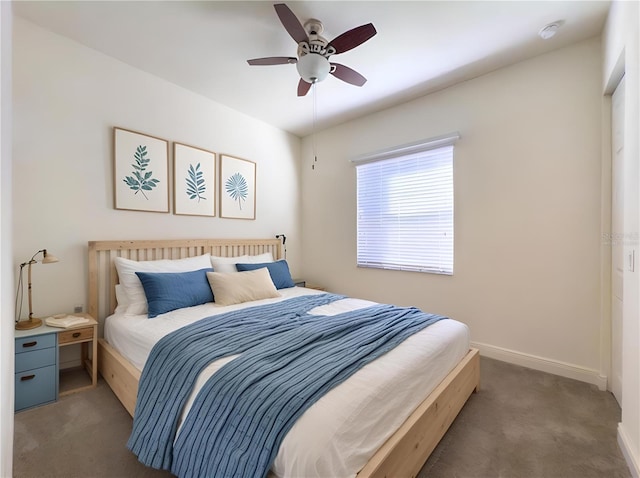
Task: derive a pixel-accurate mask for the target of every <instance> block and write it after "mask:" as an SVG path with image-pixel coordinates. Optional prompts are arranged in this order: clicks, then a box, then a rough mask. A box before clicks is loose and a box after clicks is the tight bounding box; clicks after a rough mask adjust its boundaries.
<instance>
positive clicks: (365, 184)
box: [354, 134, 458, 275]
mask: <svg viewBox="0 0 640 478" xmlns="http://www.w3.org/2000/svg"><path fill="white" fill-rule="evenodd" d="M456 139H458V135H457V134H456V135H450V136H447V137H443V138H438V139H434V140H430V141H426V142H421V143H415V144H411V145H406V146H402V147H399V148H394V149H392V150H387V151H383V152H380V153H376V154H374V155H368V156H366V157H361V158H358V159H355V160H354V163H356V170H357V190H358V193H357V194H358V207H357V214H358V221H357V222H358V257H357V260H358V267H375V268H380V269H396V270H406V271H418V272H431V273H436V274H449V275H452V274H453V144H454V142H455V140H456Z"/></svg>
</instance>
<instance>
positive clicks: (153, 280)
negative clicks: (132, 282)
mask: <svg viewBox="0 0 640 478" xmlns="http://www.w3.org/2000/svg"><path fill="white" fill-rule="evenodd" d="M211 271H213V269H211V268H208V269H200V270H197V271H190V272H136V275H137V276H138V278H139V279H140V282H142V287H143V288H144V294H145V295H146V296H147V305H148V310H149V311H148V314H149V318H150V319H152V318H153V317H156V316H158V315H160V314H164V313H165V312H170V311H172V310H176V309H182V308H183V307H191V306H194V305H200V304H206V303H207V302H213V292H211V287H210V286H209V281H208V280H207V272H211Z"/></svg>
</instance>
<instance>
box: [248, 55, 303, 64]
mask: <svg viewBox="0 0 640 478" xmlns="http://www.w3.org/2000/svg"><path fill="white" fill-rule="evenodd" d="M297 62H298V59H297V58H294V57H292V56H268V57H266V58H254V59H253V60H247V63H249V64H250V65H286V64H288V63H290V64H292V65H293V64H295V63H297Z"/></svg>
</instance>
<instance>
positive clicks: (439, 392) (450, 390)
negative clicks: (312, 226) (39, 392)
mask: <svg viewBox="0 0 640 478" xmlns="http://www.w3.org/2000/svg"><path fill="white" fill-rule="evenodd" d="M265 252H271V253H272V254H273V257H274V259H276V260H277V259H280V258H282V246H281V243H280V240H279V239H245V240H242V239H239V240H236V239H174V240H149V241H147V240H135V241H90V242H89V310H88V311H89V313H90V314H91V315H92V316H93V317H94V318H96V320H98V324H99V337H100V339H99V340H98V370H99V372H100V374H101V375H102V376H103V378H104V379H105V381H106V382H107V383H108V384H109V386H110V387H111V389H112V390H113V392H114V393H115V394H116V396H117V397H118V399H119V400H120V401H121V402H122V404H123V405H124V407H125V408H126V409H127V411H128V412H129V414H130V415H131V416H133V412H134V409H135V404H136V395H137V391H138V381H139V379H140V372H139V371H138V370H137V369H136V368H135V367H134V366H133V365H131V364H130V363H129V362H128V361H127V360H126V359H125V358H124V357H123V356H122V355H120V354H119V353H118V352H117V351H116V350H115V349H114V348H113V347H111V346H110V345H109V344H108V343H107V342H106V341H105V340H104V338H102V337H103V333H102V331H103V327H104V319H105V318H106V317H107V316H108V315H110V314H112V313H113V311H114V309H115V306H116V298H115V285H116V284H117V283H118V277H117V272H116V269H115V265H114V263H113V258H114V257H125V258H128V259H132V260H137V261H144V260H158V259H181V258H184V257H192V256H197V255H201V254H206V253H210V254H211V255H213V256H224V257H234V256H240V255H244V254H249V255H256V254H262V253H265ZM479 387H480V356H479V353H478V350H476V349H471V350H469V352H468V353H467V355H466V356H465V357H464V358H463V359H462V360H461V361H460V363H459V364H458V365H457V366H456V367H455V368H454V369H453V370H452V371H451V372H450V373H449V374H448V375H447V376H446V377H445V378H444V380H443V381H442V382H441V383H440V384H439V385H438V386H437V387H436V388H435V390H433V392H431V394H430V395H429V396H428V397H427V398H426V399H425V400H424V401H423V402H422V403H421V404H420V405H419V406H418V408H417V409H416V410H415V411H414V412H413V413H412V414H411V415H410V416H409V418H407V420H406V421H405V422H404V423H403V424H402V425H401V426H400V428H399V429H398V430H397V431H396V432H395V433H394V434H393V435H392V436H391V437H390V438H389V439H388V440H387V441H386V442H385V443H384V445H382V447H380V449H379V450H378V451H377V452H376V453H375V454H374V455H373V457H372V458H371V459H370V460H369V462H367V464H366V465H365V466H364V467H363V468H362V470H361V471H360V472H359V473H358V475H357V478H382V477H388V476H394V477H405V476H406V477H414V476H416V475H417V474H418V472H419V471H420V469H421V468H422V466H423V465H424V463H425V462H426V460H427V458H428V457H429V455H430V454H431V452H432V451H433V450H434V448H435V447H436V445H437V444H438V442H439V441H440V439H441V438H442V437H443V436H444V434H445V433H446V432H447V430H448V429H449V426H450V425H451V423H453V420H454V419H455V418H456V416H457V415H458V413H459V412H460V410H461V409H462V407H463V406H464V404H465V403H466V401H467V399H468V398H469V396H470V395H471V394H472V393H473V392H476V391H478V390H479Z"/></svg>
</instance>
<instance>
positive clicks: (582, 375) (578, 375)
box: [471, 342, 640, 478]
mask: <svg viewBox="0 0 640 478" xmlns="http://www.w3.org/2000/svg"><path fill="white" fill-rule="evenodd" d="M471 346H472V347H475V348H477V349H479V350H480V355H484V356H485V357H489V358H492V359H496V360H501V361H503V362H508V363H513V364H515V365H521V366H523V367H527V368H532V369H534V370H540V371H541V372H548V373H552V374H554V375H560V376H561V377H567V378H572V379H574V380H580V381H581V382H587V383H591V384H593V385H596V386H597V387H598V389H599V390H606V389H607V377H606V376H604V375H601V374H600V372H599V371H598V370H594V369H590V368H585V367H579V366H577V365H572V364H569V363H565V362H560V361H557V360H551V359H547V358H544V357H538V356H536V355H529V354H525V353H522V352H516V351H515V350H509V349H504V348H502V347H496V346H494V345H488V344H482V343H478V342H471ZM639 478H640V477H639Z"/></svg>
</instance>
